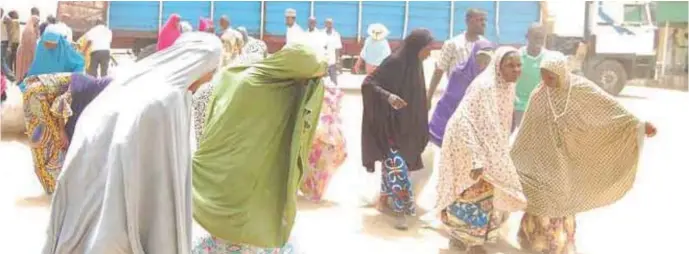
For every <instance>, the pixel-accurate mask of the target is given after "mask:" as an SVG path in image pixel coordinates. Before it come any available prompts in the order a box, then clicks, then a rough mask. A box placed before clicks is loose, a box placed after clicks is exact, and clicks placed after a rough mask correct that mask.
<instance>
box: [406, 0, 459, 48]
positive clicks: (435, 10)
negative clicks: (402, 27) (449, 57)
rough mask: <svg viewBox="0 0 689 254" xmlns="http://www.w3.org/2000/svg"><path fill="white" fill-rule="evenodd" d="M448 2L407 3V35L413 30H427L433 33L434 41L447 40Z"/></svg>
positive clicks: (448, 27) (448, 29)
mask: <svg viewBox="0 0 689 254" xmlns="http://www.w3.org/2000/svg"><path fill="white" fill-rule="evenodd" d="M451 13H452V12H451V11H450V2H447V1H434V2H431V1H429V2H409V22H408V24H407V33H410V32H411V31H412V30H414V29H415V28H421V27H423V28H427V29H429V30H431V32H432V33H433V38H435V40H436V41H443V40H446V39H448V38H449V34H450V14H451Z"/></svg>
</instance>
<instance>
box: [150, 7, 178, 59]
mask: <svg viewBox="0 0 689 254" xmlns="http://www.w3.org/2000/svg"><path fill="white" fill-rule="evenodd" d="M181 21H182V18H181V17H180V16H179V15H177V14H172V15H170V18H168V20H167V22H165V25H164V26H163V28H162V29H160V33H159V34H158V46H157V47H156V49H157V50H158V51H160V50H163V49H166V48H167V47H170V46H172V44H174V43H175V40H177V38H179V36H180V35H182V29H181V27H180V22H181Z"/></svg>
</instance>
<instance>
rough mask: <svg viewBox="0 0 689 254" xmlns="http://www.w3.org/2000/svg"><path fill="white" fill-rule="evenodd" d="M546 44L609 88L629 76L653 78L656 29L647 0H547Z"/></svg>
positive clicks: (619, 88) (613, 91) (615, 89)
mask: <svg viewBox="0 0 689 254" xmlns="http://www.w3.org/2000/svg"><path fill="white" fill-rule="evenodd" d="M547 8H548V19H549V20H548V23H549V24H550V26H549V27H550V34H549V35H548V37H549V39H548V47H549V48H551V49H554V50H558V51H561V52H562V53H564V54H565V55H571V58H570V59H571V61H570V64H571V66H573V68H574V69H575V71H578V72H580V73H583V74H584V75H585V76H586V77H587V78H589V79H591V80H592V81H594V82H596V83H597V84H598V85H599V86H601V87H602V88H603V89H604V90H606V91H607V92H608V93H610V94H613V95H617V94H619V93H620V92H621V91H622V89H623V88H624V86H625V85H626V84H627V81H629V80H631V79H640V78H652V77H653V76H654V75H655V70H656V52H655V48H656V47H655V42H656V30H657V27H656V26H655V25H654V22H653V16H654V15H653V14H654V8H653V3H652V2H651V1H623V2H619V1H564V2H563V1H557V2H550V1H549V2H548V7H547Z"/></svg>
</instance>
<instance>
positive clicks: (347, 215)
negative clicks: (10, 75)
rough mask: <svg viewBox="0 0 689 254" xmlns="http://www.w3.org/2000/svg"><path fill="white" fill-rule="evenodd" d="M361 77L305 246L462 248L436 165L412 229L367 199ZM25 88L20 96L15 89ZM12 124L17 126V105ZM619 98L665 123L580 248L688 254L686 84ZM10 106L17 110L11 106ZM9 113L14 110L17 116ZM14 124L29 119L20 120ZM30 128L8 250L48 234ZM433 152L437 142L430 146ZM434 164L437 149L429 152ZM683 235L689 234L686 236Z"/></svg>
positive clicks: (510, 227)
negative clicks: (437, 203) (441, 212)
mask: <svg viewBox="0 0 689 254" xmlns="http://www.w3.org/2000/svg"><path fill="white" fill-rule="evenodd" d="M360 78H361V77H355V76H346V77H343V78H342V80H341V82H342V83H344V84H342V85H343V86H344V87H346V88H348V89H349V90H348V92H347V96H346V97H345V99H344V102H343V110H342V117H343V121H344V131H345V135H346V138H347V141H348V142H349V144H348V152H349V157H348V159H347V161H346V163H345V164H344V165H343V166H342V167H341V168H340V169H339V171H338V172H337V174H336V176H335V178H334V180H333V182H332V184H331V186H330V188H329V190H328V192H327V193H326V199H327V200H326V202H324V203H322V204H312V203H310V202H308V201H300V202H299V214H298V219H297V225H296V227H295V229H294V231H293V238H294V239H295V241H296V242H297V245H298V248H300V250H302V251H304V252H306V253H315V254H321V253H328V254H330V253H372V254H373V253H375V254H378V253H394V254H398V253H409V254H412V253H413V254H417V253H422V254H426V253H455V252H452V251H450V250H448V245H447V242H448V240H447V237H446V236H445V235H444V234H443V233H442V230H438V227H437V222H436V221H434V220H433V216H430V214H427V215H426V216H423V215H424V214H423V211H424V210H425V211H430V210H431V209H432V207H433V205H434V204H433V200H434V182H435V180H434V177H435V176H434V175H432V172H433V170H432V169H431V168H428V169H425V170H423V171H422V172H420V173H417V174H414V175H413V179H414V183H415V185H416V186H415V187H416V189H417V191H416V193H417V200H418V203H419V206H420V208H421V209H420V217H421V218H419V219H417V220H416V221H415V222H414V223H413V227H412V228H411V229H410V230H409V231H406V232H400V231H396V230H394V229H392V227H391V226H390V223H391V221H392V220H391V218H388V217H387V216H384V215H381V214H380V213H378V212H377V211H376V210H374V209H372V208H370V207H363V206H362V203H363V202H362V201H363V200H365V199H366V198H364V197H365V196H371V194H372V193H374V192H375V190H376V189H377V186H375V182H376V181H368V183H369V184H367V179H372V178H371V176H370V175H367V174H366V173H364V170H363V169H362V168H361V167H360V166H359V165H360V152H359V140H360V134H359V133H360V123H361V122H360V119H361V98H360V96H359V93H358V91H357V90H356V89H351V88H355V87H356V86H357V85H358V83H357V82H359V80H360ZM13 96H16V94H14V95H11V97H13ZM16 99H17V98H16V97H14V98H10V103H9V104H10V105H6V110H5V112H6V114H5V116H4V120H3V128H4V131H3V132H5V131H11V130H10V129H11V127H10V126H11V125H12V120H11V119H9V118H11V117H10V116H9V115H8V114H7V112H8V110H7V108H8V107H10V108H11V107H12V104H13V103H16ZM12 100H14V101H12ZM620 100H621V101H622V102H623V103H624V104H625V105H626V106H627V107H628V108H629V109H630V110H632V111H633V112H635V113H636V114H638V115H639V116H640V117H641V118H643V119H648V120H651V121H653V122H654V123H655V124H656V126H657V127H658V129H659V134H658V136H657V137H656V138H654V139H652V140H649V142H647V144H646V147H645V149H644V151H643V157H642V162H641V167H640V168H639V172H638V177H637V181H636V184H635V187H634V188H633V189H632V190H631V191H630V192H629V194H628V195H627V196H626V197H625V198H623V199H622V200H620V201H619V202H617V203H616V204H614V205H612V206H609V207H605V208H601V209H597V210H594V211H591V212H588V213H584V214H581V215H580V216H579V217H578V218H577V222H578V228H577V230H578V232H577V241H578V242H577V247H578V250H579V252H580V253H586V254H598V253H601V254H603V253H682V252H683V251H682V250H684V251H686V248H685V247H684V246H685V244H684V243H683V241H684V238H685V237H686V231H685V230H686V228H687V226H689V223H688V222H687V220H685V219H684V217H683V213H684V212H685V210H684V209H681V208H680V207H679V206H680V205H679V204H678V203H683V200H684V197H683V195H686V193H689V187H688V186H687V184H686V179H688V178H689V173H687V172H688V171H687V170H686V169H687V165H689V163H688V162H689V159H688V158H689V157H687V156H686V150H685V149H686V145H687V141H689V139H688V138H689V137H688V135H687V131H686V130H687V129H689V120H688V119H687V114H686V109H687V108H688V107H689V96H688V94H687V93H685V92H678V91H669V90H661V89H653V88H641V87H628V88H627V89H626V90H625V91H624V93H623V95H622V96H621V97H620ZM10 111H11V110H10ZM8 117H9V118H8ZM14 122H15V124H16V123H19V124H21V122H18V121H14ZM24 140H25V138H23V136H21V135H10V134H8V133H4V134H3V137H2V142H0V174H1V175H2V177H0V188H1V190H0V213H1V214H0V225H3V227H2V228H0V239H2V240H1V241H0V242H2V243H4V244H3V245H4V246H3V252H6V253H39V252H40V249H41V247H42V243H43V242H44V239H45V226H46V224H47V221H48V216H49V200H48V199H47V198H45V197H42V196H41V194H42V189H41V187H40V184H39V183H38V181H37V180H36V178H35V176H34V174H33V169H32V161H31V155H30V151H29V149H28V147H27V146H26V144H25V142H24ZM429 150H430V149H429ZM424 157H425V160H426V161H428V162H427V163H426V165H429V166H430V165H432V163H431V161H432V157H433V154H432V152H431V151H428V152H427V153H426V154H425V155H424ZM520 216H521V214H513V215H512V217H511V219H510V221H509V222H508V223H507V225H505V228H504V235H505V238H504V239H505V240H503V241H502V242H501V243H499V244H498V245H497V246H492V247H491V248H490V250H491V253H521V252H520V251H519V250H518V249H517V247H516V246H517V245H516V241H515V236H516V230H517V227H518V223H519V219H520ZM683 234H684V235H683Z"/></svg>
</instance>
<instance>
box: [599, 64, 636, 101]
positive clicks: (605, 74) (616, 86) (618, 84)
mask: <svg viewBox="0 0 689 254" xmlns="http://www.w3.org/2000/svg"><path fill="white" fill-rule="evenodd" d="M592 74H593V75H591V80H592V81H593V82H595V83H596V84H598V86H600V87H601V88H603V90H605V91H606V92H608V93H609V94H611V95H618V94H620V92H622V89H624V86H625V85H626V84H627V77H628V76H627V71H625V70H624V66H623V65H622V64H621V63H620V62H618V61H615V60H605V61H603V62H601V63H600V64H598V65H596V67H595V68H594V69H593V70H592Z"/></svg>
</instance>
